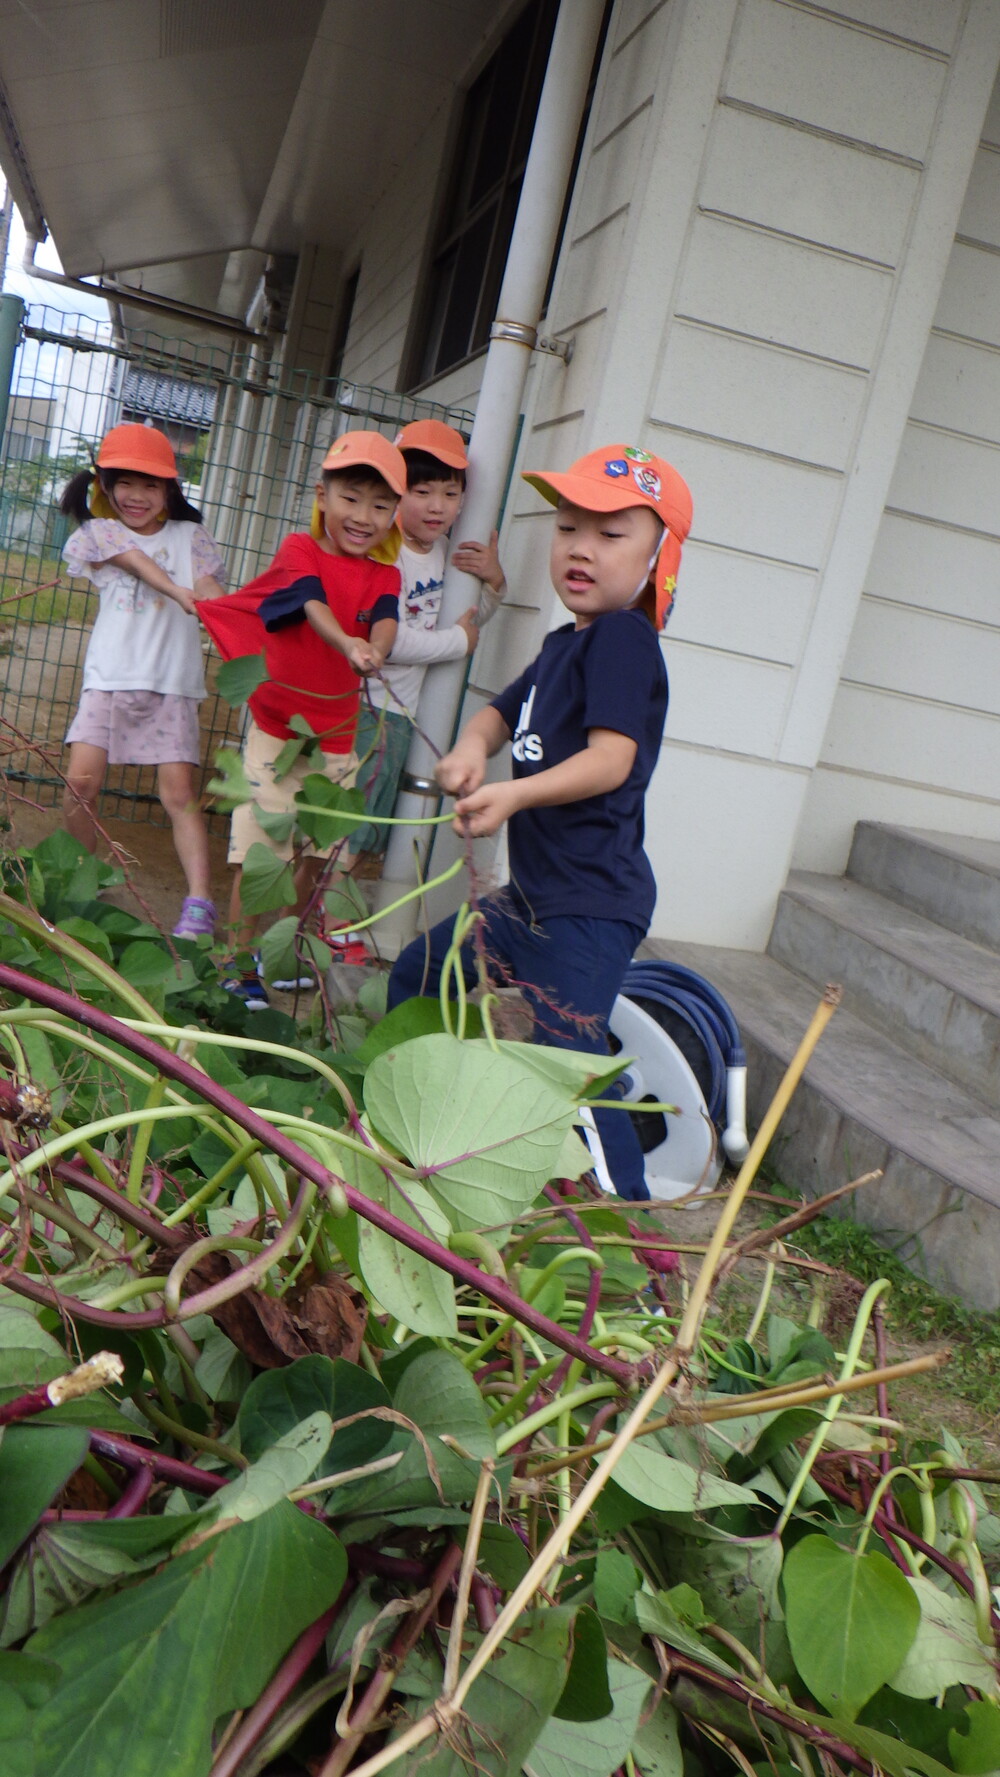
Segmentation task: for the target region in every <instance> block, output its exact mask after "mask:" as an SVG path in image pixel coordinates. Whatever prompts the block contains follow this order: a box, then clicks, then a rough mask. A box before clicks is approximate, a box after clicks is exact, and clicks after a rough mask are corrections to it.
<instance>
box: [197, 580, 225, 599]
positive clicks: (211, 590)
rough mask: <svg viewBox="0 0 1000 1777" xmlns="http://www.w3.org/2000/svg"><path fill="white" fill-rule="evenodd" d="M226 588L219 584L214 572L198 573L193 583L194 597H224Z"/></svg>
mask: <svg viewBox="0 0 1000 1777" xmlns="http://www.w3.org/2000/svg"><path fill="white" fill-rule="evenodd" d="M225 592H226V589H225V587H224V586H220V584H219V582H218V580H217V579H216V578H215V575H214V574H199V576H198V578H197V580H196V581H195V583H194V596H195V598H196V599H220V598H224V597H225Z"/></svg>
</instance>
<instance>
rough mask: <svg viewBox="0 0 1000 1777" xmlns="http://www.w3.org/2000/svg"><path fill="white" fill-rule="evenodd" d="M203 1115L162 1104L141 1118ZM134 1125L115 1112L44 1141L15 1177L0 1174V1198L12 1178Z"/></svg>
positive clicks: (128, 1115) (131, 1116)
mask: <svg viewBox="0 0 1000 1777" xmlns="http://www.w3.org/2000/svg"><path fill="white" fill-rule="evenodd" d="M207 1113H208V1107H207V1106H205V1107H204V1109H203V1108H202V1107H201V1106H200V1105H192V1104H185V1105H173V1104H164V1105H157V1106H155V1107H154V1108H153V1109H152V1110H147V1111H144V1112H143V1113H142V1114H143V1116H144V1117H146V1118H148V1119H150V1120H151V1121H153V1120H155V1121H156V1122H165V1121H169V1120H170V1119H171V1118H173V1119H174V1121H175V1122H176V1121H177V1120H178V1119H179V1118H181V1117H195V1118H198V1119H199V1120H201V1121H204V1120H205V1117H206V1115H207ZM135 1123H136V1112H135V1111H117V1112H116V1113H115V1115H114V1116H111V1117H98V1118H97V1119H96V1120H95V1121H94V1122H93V1123H86V1124H84V1126H83V1128H82V1129H72V1130H70V1131H69V1133H68V1134H66V1135H57V1136H56V1138H55V1140H54V1141H47V1142H46V1143H45V1145H44V1147H41V1148H35V1149H33V1151H32V1152H31V1153H30V1154H25V1156H24V1158H23V1159H21V1160H19V1161H18V1163H17V1173H16V1174H15V1173H14V1172H11V1171H8V1172H4V1173H0V1197H4V1196H6V1194H7V1192H8V1191H9V1190H10V1188H11V1186H12V1185H13V1184H14V1183H15V1182H16V1178H18V1177H22V1178H23V1177H25V1176H26V1175H27V1174H28V1173H31V1172H39V1171H41V1168H42V1167H43V1166H48V1165H49V1163H50V1162H51V1161H52V1160H57V1159H58V1158H59V1155H60V1154H66V1153H70V1152H72V1150H73V1149H74V1148H76V1147H79V1145H80V1142H81V1141H90V1140H91V1139H92V1138H93V1137H94V1136H97V1135H111V1134H112V1133H113V1132H114V1131H115V1130H116V1129H128V1128H132V1127H134V1126H135Z"/></svg>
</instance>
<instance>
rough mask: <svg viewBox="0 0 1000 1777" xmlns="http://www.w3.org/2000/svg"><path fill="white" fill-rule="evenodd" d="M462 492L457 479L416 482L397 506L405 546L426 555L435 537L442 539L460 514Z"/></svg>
mask: <svg viewBox="0 0 1000 1777" xmlns="http://www.w3.org/2000/svg"><path fill="white" fill-rule="evenodd" d="M464 493H465V489H464V488H463V486H462V483H461V482H460V480H459V478H458V476H457V475H452V476H449V478H448V480H447V481H417V482H414V485H413V486H412V487H408V488H407V490H406V492H405V494H404V495H403V498H402V499H401V500H400V502H399V522H400V525H401V527H402V531H403V536H404V538H405V539H406V542H407V543H408V544H409V545H410V546H411V548H414V549H416V550H418V551H419V552H420V554H422V555H426V553H427V551H428V550H429V549H432V548H433V547H434V544H435V543H436V542H437V540H438V538H439V537H446V536H447V535H448V532H449V531H450V530H451V527H452V525H453V524H454V522H455V520H456V518H457V517H458V515H459V513H460V512H461V510H462V498H463V495H464Z"/></svg>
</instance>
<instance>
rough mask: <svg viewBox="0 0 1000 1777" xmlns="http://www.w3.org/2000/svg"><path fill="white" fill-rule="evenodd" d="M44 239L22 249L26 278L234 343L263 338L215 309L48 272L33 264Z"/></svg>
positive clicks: (112, 282)
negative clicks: (213, 333)
mask: <svg viewBox="0 0 1000 1777" xmlns="http://www.w3.org/2000/svg"><path fill="white" fill-rule="evenodd" d="M42 239H44V236H43V235H34V234H29V236H28V240H27V246H26V247H25V252H24V259H23V262H22V267H21V269H22V271H24V272H25V274H26V275H27V276H28V277H29V278H41V279H42V281H43V283H46V284H59V285H60V286H61V287H62V289H64V290H81V291H83V292H84V294H85V295H87V296H103V298H104V300H105V301H106V302H113V303H119V304H123V305H124V306H125V307H126V308H140V309H150V310H152V312H153V313H154V314H159V315H169V316H171V317H172V319H173V320H175V321H177V320H180V321H190V322H191V323H192V325H193V326H196V327H207V328H211V329H214V331H216V332H217V333H228V334H230V335H232V337H234V338H235V339H263V338H264V337H265V335H264V334H263V333H259V332H257V331H256V329H255V328H253V327H248V326H247V325H246V322H245V321H238V320H237V319H236V317H235V315H222V314H220V313H219V312H218V310H217V309H203V308H198V307H197V305H196V304H195V303H190V302H181V301H179V300H177V299H175V298H173V297H170V296H149V295H147V293H146V291H145V290H134V289H132V288H131V286H130V285H128V284H121V283H119V282H118V280H117V279H111V280H106V279H104V278H103V277H102V278H99V279H98V281H97V282H96V283H89V282H88V281H87V279H85V278H71V277H70V276H69V274H68V273H67V272H62V271H49V270H48V269H47V268H46V267H45V266H41V265H36V264H35V253H36V251H37V249H38V244H39V241H40V240H42Z"/></svg>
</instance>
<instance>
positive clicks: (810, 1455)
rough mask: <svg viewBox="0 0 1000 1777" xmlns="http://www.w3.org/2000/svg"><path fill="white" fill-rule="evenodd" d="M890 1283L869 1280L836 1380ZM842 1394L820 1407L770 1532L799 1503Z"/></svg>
mask: <svg viewBox="0 0 1000 1777" xmlns="http://www.w3.org/2000/svg"><path fill="white" fill-rule="evenodd" d="M891 1287H892V1286H891V1284H890V1282H889V1279H888V1278H887V1277H880V1278H878V1279H877V1280H876V1282H875V1283H871V1284H869V1286H868V1288H867V1289H866V1291H865V1293H864V1295H863V1296H862V1298H861V1306H860V1307H859V1309H858V1312H857V1316H856V1317H855V1321H854V1330H853V1332H852V1333H851V1340H850V1344H849V1345H848V1347H847V1354H846V1356H845V1358H844V1361H843V1364H842V1365H841V1369H840V1375H839V1377H838V1381H840V1382H846V1381H847V1380H848V1378H849V1377H850V1376H853V1374H854V1372H855V1370H856V1369H857V1366H858V1359H859V1358H860V1356H861V1346H862V1342H863V1340H864V1336H865V1334H866V1332H867V1331H868V1322H869V1320H870V1319H871V1312H872V1309H873V1308H874V1306H875V1303H876V1302H877V1301H878V1298H879V1296H881V1295H882V1294H883V1292H884V1291H885V1290H887V1289H891ZM843 1398H844V1397H843V1395H842V1394H833V1395H831V1396H830V1399H829V1400H828V1401H827V1403H826V1406H825V1407H824V1408H823V1413H822V1417H821V1419H820V1422H819V1424H818V1425H817V1427H816V1430H815V1431H814V1433H813V1435H812V1438H811V1439H810V1442H809V1448H808V1450H807V1451H806V1453H805V1455H804V1456H803V1458H802V1461H801V1463H800V1465H799V1470H798V1473H797V1475H796V1476H795V1479H794V1481H793V1482H792V1485H791V1487H790V1488H789V1490H788V1497H787V1498H786V1500H785V1503H784V1506H783V1507H782V1510H781V1515H780V1517H779V1519H778V1522H777V1523H776V1525H775V1527H774V1530H773V1532H772V1535H773V1536H774V1537H775V1538H778V1537H780V1536H781V1534H782V1532H783V1531H784V1529H785V1526H786V1524H787V1523H788V1521H789V1519H790V1518H791V1515H792V1513H793V1512H794V1510H795V1507H796V1506H797V1504H798V1501H799V1495H800V1494H801V1492H802V1489H803V1487H804V1486H805V1484H806V1482H807V1481H808V1479H809V1476H810V1474H811V1473H812V1466H813V1463H814V1462H815V1461H816V1458H817V1456H818V1455H819V1453H820V1450H821V1449H822V1448H823V1439H824V1438H825V1437H826V1429H827V1426H828V1425H831V1424H832V1423H833V1421H834V1419H836V1417H837V1414H838V1412H839V1410H840V1405H841V1402H842V1401H843Z"/></svg>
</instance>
